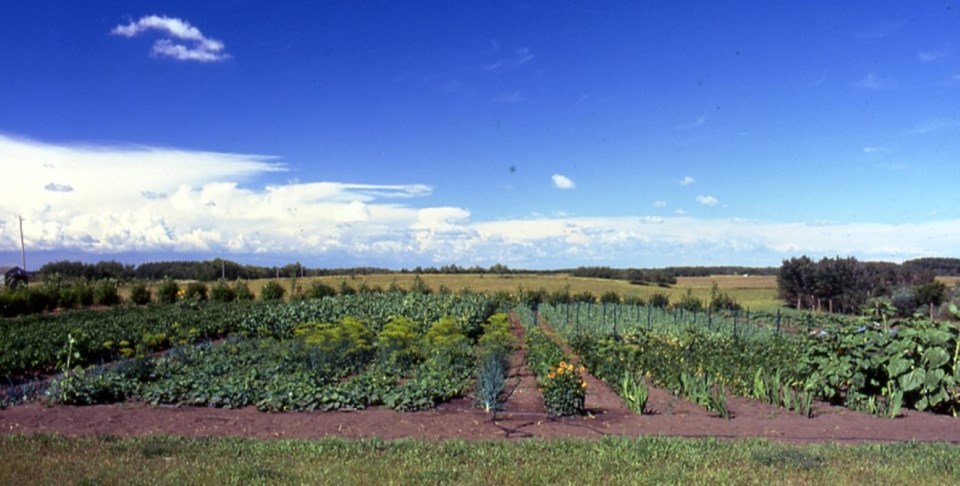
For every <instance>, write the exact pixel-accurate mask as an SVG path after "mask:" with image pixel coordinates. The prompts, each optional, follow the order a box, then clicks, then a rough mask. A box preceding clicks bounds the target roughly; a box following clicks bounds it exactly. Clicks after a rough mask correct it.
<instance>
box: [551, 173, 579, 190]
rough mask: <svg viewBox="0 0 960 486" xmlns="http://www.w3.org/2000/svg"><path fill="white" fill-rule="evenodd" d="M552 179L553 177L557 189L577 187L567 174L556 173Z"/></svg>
mask: <svg viewBox="0 0 960 486" xmlns="http://www.w3.org/2000/svg"><path fill="white" fill-rule="evenodd" d="M551 179H553V187H556V188H557V189H573V188H575V187H577V186H576V184H574V183H573V181H572V180H570V178H569V177H567V176H565V175H561V174H554V175H553V177H551Z"/></svg>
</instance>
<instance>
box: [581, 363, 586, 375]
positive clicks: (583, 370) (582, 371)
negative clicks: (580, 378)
mask: <svg viewBox="0 0 960 486" xmlns="http://www.w3.org/2000/svg"><path fill="white" fill-rule="evenodd" d="M586 371H587V369H586V368H584V367H583V366H582V365H581V366H580V374H581V375H582V374H583V373H585V372H586Z"/></svg>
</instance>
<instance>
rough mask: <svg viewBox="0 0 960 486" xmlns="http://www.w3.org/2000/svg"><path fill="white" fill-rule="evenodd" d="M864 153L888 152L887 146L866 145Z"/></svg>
mask: <svg viewBox="0 0 960 486" xmlns="http://www.w3.org/2000/svg"><path fill="white" fill-rule="evenodd" d="M863 153H865V154H885V153H887V148H886V147H864V148H863Z"/></svg>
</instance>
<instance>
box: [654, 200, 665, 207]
mask: <svg viewBox="0 0 960 486" xmlns="http://www.w3.org/2000/svg"><path fill="white" fill-rule="evenodd" d="M653 207H655V208H665V207H667V202H666V201H654V202H653Z"/></svg>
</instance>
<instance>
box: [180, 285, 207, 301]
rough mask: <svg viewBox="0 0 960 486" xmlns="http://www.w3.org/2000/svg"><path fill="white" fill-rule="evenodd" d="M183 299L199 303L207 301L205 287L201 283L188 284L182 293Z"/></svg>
mask: <svg viewBox="0 0 960 486" xmlns="http://www.w3.org/2000/svg"><path fill="white" fill-rule="evenodd" d="M183 297H184V298H185V299H190V300H196V301H199V302H206V301H207V286H206V285H205V284H204V283H203V282H190V283H188V284H187V288H186V290H185V291H184V293H183Z"/></svg>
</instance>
